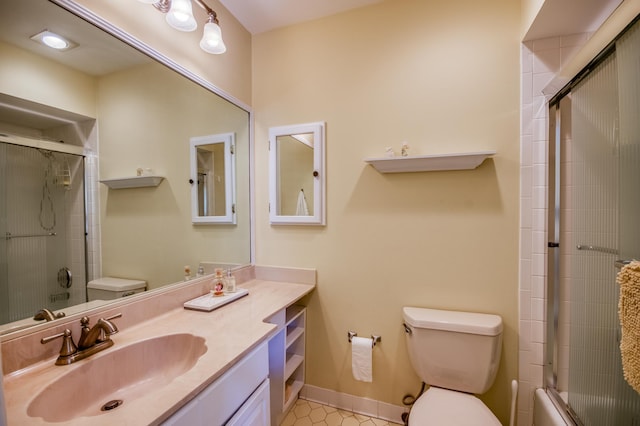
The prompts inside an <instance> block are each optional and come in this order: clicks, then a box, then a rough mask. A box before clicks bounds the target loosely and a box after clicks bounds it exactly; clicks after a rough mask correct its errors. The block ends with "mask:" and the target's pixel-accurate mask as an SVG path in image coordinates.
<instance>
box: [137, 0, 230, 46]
mask: <svg viewBox="0 0 640 426" xmlns="http://www.w3.org/2000/svg"><path fill="white" fill-rule="evenodd" d="M138 1H139V2H141V3H147V4H153V6H154V7H155V8H156V9H158V10H159V11H160V12H162V13H166V14H167V16H166V20H167V23H168V24H169V25H170V26H171V27H173V28H175V29H176V30H179V31H194V30H195V29H196V28H198V23H197V22H196V19H195V18H194V16H193V10H192V8H191V2H192V1H193V2H195V3H196V4H197V5H198V6H200V7H201V8H203V9H204V10H205V11H206V12H207V16H208V18H207V22H206V23H205V24H204V30H203V34H202V40H200V48H201V49H202V50H204V51H205V52H208V53H213V54H221V53H224V52H226V51H227V47H226V46H225V44H224V41H222V30H221V29H220V24H219V22H218V15H217V14H216V12H215V11H214V10H213V9H211V8H210V7H209V6H207V5H206V4H205V3H204V2H203V1H202V0H138Z"/></svg>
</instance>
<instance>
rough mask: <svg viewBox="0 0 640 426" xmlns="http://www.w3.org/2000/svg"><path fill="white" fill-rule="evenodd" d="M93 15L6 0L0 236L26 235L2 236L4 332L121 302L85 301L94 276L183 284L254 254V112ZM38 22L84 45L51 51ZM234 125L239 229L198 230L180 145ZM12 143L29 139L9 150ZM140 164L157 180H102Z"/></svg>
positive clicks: (0, 11)
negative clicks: (204, 268)
mask: <svg viewBox="0 0 640 426" xmlns="http://www.w3.org/2000/svg"><path fill="white" fill-rule="evenodd" d="M93 19H94V18H93V17H92V16H83V17H82V18H79V17H77V16H75V15H73V14H71V13H69V12H68V11H67V10H65V9H63V8H62V7H60V6H57V5H56V4H54V3H52V2H49V1H43V0H3V1H2V2H0V75H2V76H3V77H2V78H1V79H0V140H2V142H6V143H7V144H8V145H7V144H2V145H0V151H2V152H0V157H1V158H0V162H4V163H5V165H7V164H8V166H6V167H5V166H2V165H0V235H2V236H7V235H8V234H7V232H9V233H11V234H12V235H15V236H17V235H22V237H20V238H0V334H5V333H7V332H11V331H16V330H18V329H21V328H23V327H29V326H33V325H34V324H38V322H37V321H36V320H34V319H33V317H34V314H36V312H38V311H39V310H41V309H43V308H47V309H49V310H51V311H55V313H58V312H60V311H61V310H62V311H64V312H65V313H66V314H67V316H69V315H72V314H76V313H80V312H83V311H84V310H86V309H93V308H94V307H96V306H100V305H103V304H105V303H113V302H114V301H117V300H118V299H109V300H106V299H108V298H106V297H102V296H101V297H100V300H92V299H89V300H88V299H87V286H88V283H90V282H91V281H95V280H96V279H99V278H105V277H116V278H127V279H129V281H127V282H125V284H127V283H132V284H133V283H140V282H144V283H145V284H146V288H147V289H148V290H156V289H160V288H161V287H163V286H166V285H167V284H172V283H177V282H181V281H182V280H183V279H184V266H185V265H190V266H191V267H192V270H195V269H196V267H197V265H198V264H199V263H200V262H203V263H206V265H209V266H210V265H218V264H224V265H244V264H248V263H250V262H251V212H250V207H251V206H250V200H251V197H250V194H249V188H250V182H249V163H250V162H249V158H250V144H249V134H250V133H249V121H250V116H249V114H250V113H249V112H248V109H247V108H246V107H243V106H238V105H235V104H233V103H231V102H229V101H228V100H227V99H225V98H223V97H221V96H219V95H218V94H216V93H215V92H216V90H217V89H215V87H213V86H211V85H210V84H209V83H206V82H203V81H202V80H198V78H196V77H195V76H193V75H192V74H189V71H188V70H184V69H180V71H179V72H176V71H175V70H174V69H170V68H168V67H167V66H165V65H164V64H168V63H169V62H168V61H166V60H165V59H163V58H162V57H161V56H159V55H158V54H157V53H155V52H154V51H152V50H150V49H149V48H147V47H144V46H143V45H142V44H140V45H139V46H140V48H141V50H142V52H140V51H136V50H135V49H133V48H132V47H130V46H129V45H127V44H125V43H123V42H122V41H121V40H119V39H116V38H115V37H114V36H112V35H110V34H108V33H106V32H105V31H103V30H100V29H98V28H97V27H95V26H93V25H92V24H90V23H89V22H92V20H93ZM100 25H101V26H102V27H104V28H108V29H109V30H111V31H113V29H112V28H111V27H109V25H106V24H105V23H104V22H100ZM44 28H49V29H52V28H56V29H63V30H64V35H65V36H66V37H68V38H70V39H72V40H74V41H76V42H78V47H76V48H75V49H71V50H69V51H67V52H54V53H49V52H48V51H47V50H46V49H45V47H43V46H41V45H38V44H37V43H35V42H34V41H32V40H30V39H29V36H31V35H33V34H36V33H38V32H40V31H41V30H42V29H44ZM25 36H26V37H25ZM163 61H164V62H163ZM159 62H161V63H159ZM163 63H164V64H163ZM183 73H184V74H183ZM187 76H188V77H189V78H186V77H187ZM211 117H224V119H221V120H216V119H213V120H212V119H211ZM229 133H231V134H233V135H234V137H235V143H234V145H235V151H234V152H235V154H234V161H233V162H229V163H228V164H234V165H235V171H236V174H235V177H234V183H235V188H236V189H235V193H236V195H235V197H236V198H235V200H234V201H231V202H230V203H229V204H228V205H227V203H228V201H229V200H231V199H230V195H229V194H230V193H229V192H227V191H230V190H228V189H227V188H228V185H229V182H228V180H227V177H226V176H225V178H224V183H225V184H226V185H227V188H225V193H224V197H221V198H224V199H225V200H226V201H225V206H224V207H225V209H228V208H229V206H233V204H234V203H235V215H234V216H235V221H236V224H237V226H228V227H222V226H221V227H215V228H210V227H194V226H193V225H192V221H191V215H192V212H191V188H190V187H189V185H188V184H187V182H185V177H186V176H188V175H189V174H190V159H189V153H188V150H187V149H185V147H186V146H188V143H189V141H190V138H191V137H192V136H193V135H194V134H195V135H214V134H229ZM60 141H64V143H61V142H60ZM9 145H11V146H22V147H28V148H27V149H26V150H23V149H21V150H19V151H20V152H17V153H16V152H14V151H16V150H13V149H9ZM22 151H24V152H22ZM66 154H72V156H65V155H66ZM74 158H79V160H74ZM27 160H29V161H31V160H33V164H32V165H28V166H27V163H26V161H27ZM138 169H142V170H143V174H150V173H152V174H158V175H161V176H163V177H164V180H163V181H162V182H161V183H160V184H159V185H158V186H157V187H131V188H126V189H115V190H114V189H109V188H108V187H107V186H106V185H103V184H101V183H99V180H100V179H103V180H109V179H120V178H130V179H129V180H136V174H137V170H138ZM149 169H151V170H149ZM13 170H20V171H21V173H24V174H26V175H25V176H23V177H22V178H18V175H17V174H15V176H14V174H13ZM67 172H69V173H67ZM224 172H225V175H227V173H228V171H227V170H226V166H225V170H224ZM229 172H230V170H229ZM9 175H11V176H12V179H13V178H14V177H15V178H16V179H17V180H12V181H11V182H13V183H10V182H9V179H8V176H9ZM5 177H7V178H6V179H5ZM220 180H221V181H222V180H223V179H222V177H221V178H220ZM26 183H29V185H31V186H32V187H33V188H32V189H33V194H32V195H29V196H28V197H26V198H25V199H24V201H25V202H26V205H25V207H24V208H20V210H15V209H12V206H18V205H19V204H18V203H14V202H13V201H10V200H8V199H7V198H5V197H6V196H7V195H11V196H13V195H16V196H26V194H27V192H26V187H25V184H26ZM83 185H84V189H82V187H83ZM212 196H215V197H216V199H218V198H219V196H218V194H217V191H214V193H213V194H212ZM85 197H86V200H85ZM41 204H42V208H41V207H40V205H41ZM216 204H217V202H216ZM78 212H79V213H78ZM6 214H8V215H9V216H10V220H7V219H6V218H5V216H3V215H6ZM69 214H71V215H72V216H73V217H74V218H75V219H77V218H79V219H80V224H77V225H72V224H71V222H70V219H68V217H69V218H70V217H72V216H70V215H69ZM216 214H217V213H216ZM85 230H86V234H85ZM30 235H34V236H30ZM214 242H215V243H214ZM54 243H55V244H54ZM56 247H59V248H56ZM32 248H33V250H32ZM85 254H86V258H85V257H84V256H85ZM47 256H48V257H47ZM36 265H37V266H38V268H35V266H36ZM69 278H72V279H69ZM138 287H139V285H138ZM131 292H132V291H130V290H129V289H127V290H125V291H121V292H117V291H116V292H113V296H114V297H117V296H119V295H122V294H130V293H131ZM128 297H138V296H128ZM43 321H44V320H43ZM7 322H8V323H7ZM4 323H7V324H4ZM2 324H4V325H2Z"/></svg>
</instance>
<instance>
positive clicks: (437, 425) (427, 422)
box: [409, 386, 502, 426]
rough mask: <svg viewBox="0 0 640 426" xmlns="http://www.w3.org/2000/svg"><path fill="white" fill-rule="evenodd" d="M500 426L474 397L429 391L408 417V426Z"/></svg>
mask: <svg viewBox="0 0 640 426" xmlns="http://www.w3.org/2000/svg"><path fill="white" fill-rule="evenodd" d="M442 425H447V426H501V425H502V424H501V423H500V421H499V420H498V418H497V417H496V416H495V415H494V414H493V413H492V412H491V410H489V408H488V407H487V406H486V405H484V403H483V402H482V401H480V399H478V398H477V397H475V396H473V395H471V394H468V393H462V392H456V391H452V390H447V389H441V388H437V387H433V386H432V387H430V388H429V390H428V391H426V392H425V393H424V394H422V396H420V398H418V399H417V400H416V402H415V403H414V404H413V407H412V408H411V412H410V413H409V426H442Z"/></svg>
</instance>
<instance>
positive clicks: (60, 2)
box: [0, 0, 255, 343]
mask: <svg viewBox="0 0 640 426" xmlns="http://www.w3.org/2000/svg"><path fill="white" fill-rule="evenodd" d="M48 1H50V2H51V3H53V4H56V5H57V6H59V7H61V8H63V9H64V10H66V11H67V12H69V13H72V14H74V15H76V16H78V17H80V18H81V19H84V20H85V21H87V22H88V23H90V24H91V25H93V26H95V27H97V28H99V29H100V30H103V31H105V32H106V33H108V34H110V35H111V36H113V37H115V38H117V39H119V40H120V41H122V42H124V43H126V44H128V45H129V46H131V47H133V48H134V49H136V50H138V51H139V52H141V53H143V54H145V55H147V56H149V57H150V58H152V59H154V60H155V61H157V62H158V63H160V64H162V65H164V66H166V67H168V68H169V69H171V70H173V71H175V72H177V73H178V74H180V75H182V76H183V77H185V78H187V79H189V80H190V81H192V82H194V83H196V84H198V85H199V86H201V87H203V88H205V89H207V90H209V91H210V92H212V93H213V94H215V95H218V96H220V97H221V98H223V99H225V100H227V101H229V102H230V103H232V104H234V105H235V106H237V107H238V108H240V109H242V110H244V111H246V112H247V114H248V123H247V125H248V128H249V191H250V194H249V209H250V213H249V218H250V220H249V244H250V250H249V263H248V264H245V265H241V266H238V267H236V268H234V270H237V271H239V270H243V269H244V268H247V267H250V266H251V265H253V264H255V215H254V213H253V210H254V206H255V195H254V191H253V190H254V188H255V175H254V172H253V170H254V164H255V154H254V133H255V132H254V112H253V109H252V108H251V107H249V106H248V105H247V104H245V103H244V102H242V101H241V100H239V99H237V98H236V97H234V96H232V95H231V94H229V93H227V92H225V91H224V90H222V89H220V88H219V87H217V86H215V85H214V84H212V83H211V82H209V81H208V80H206V79H204V78H202V77H200V76H199V75H198V74H195V73H194V72H192V71H190V70H189V69H187V68H185V67H184V66H182V65H180V64H179V63H177V62H175V61H174V60H172V59H170V58H169V57H167V56H165V55H163V54H162V53H160V52H158V51H157V50H155V49H154V48H152V47H151V46H149V45H147V44H145V43H144V42H142V41H140V40H138V39H136V38H135V37H133V36H132V35H130V34H129V33H127V32H125V31H123V30H121V29H120V28H118V27H116V26H115V25H113V24H111V23H110V22H109V21H107V20H105V19H104V18H102V17H101V16H99V15H97V14H95V13H94V12H92V11H90V10H88V9H86V8H85V7H83V6H81V5H79V4H77V3H75V2H74V1H73V0H48ZM189 284H190V283H189V282H183V281H178V282H175V283H168V284H167V285H164V286H162V287H159V288H156V289H153V290H150V291H146V292H142V293H139V294H136V295H133V296H129V297H127V298H121V299H115V300H110V301H107V302H106V303H104V304H101V305H99V306H89V304H88V303H87V304H85V305H86V306H83V307H81V308H80V310H79V311H78V312H74V313H72V314H71V315H69V316H68V317H66V318H74V317H78V318H79V317H80V316H83V315H92V314H93V313H94V312H99V311H102V310H104V309H105V308H106V307H108V308H109V309H111V308H117V307H118V306H122V305H126V304H129V303H131V302H133V301H136V300H144V299H147V298H150V297H153V296H155V295H158V294H163V293H167V292H170V291H173V290H174V289H175V288H181V287H184V286H187V285H189ZM55 324H56V322H55V321H53V322H39V323H37V324H33V325H31V324H30V325H28V326H22V325H18V326H16V327H10V326H8V327H7V329H6V330H1V331H0V343H1V342H4V341H6V340H9V339H12V338H15V337H16V336H22V335H25V334H28V333H33V332H36V331H39V330H44V329H48V328H50V327H53V326H55ZM9 325H10V324H9Z"/></svg>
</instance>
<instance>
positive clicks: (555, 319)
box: [543, 15, 640, 426]
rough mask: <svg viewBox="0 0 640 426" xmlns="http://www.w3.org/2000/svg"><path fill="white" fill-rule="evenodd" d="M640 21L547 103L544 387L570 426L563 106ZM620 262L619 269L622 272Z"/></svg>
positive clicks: (576, 419) (574, 417)
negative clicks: (564, 331) (564, 379)
mask: <svg viewBox="0 0 640 426" xmlns="http://www.w3.org/2000/svg"><path fill="white" fill-rule="evenodd" d="M639 21H640V15H638V16H636V17H635V18H634V19H633V20H632V21H631V22H630V23H629V24H628V25H627V26H625V28H624V29H623V30H622V31H620V33H619V34H618V35H617V36H616V37H615V38H614V39H613V40H612V41H611V42H610V43H609V44H608V45H607V46H606V47H605V48H604V49H603V50H602V51H601V52H600V53H599V54H598V55H596V57H595V58H593V59H592V60H591V61H590V62H589V63H588V64H587V65H586V66H585V67H584V68H583V69H582V70H581V71H580V72H579V73H578V74H577V75H576V76H575V77H574V78H573V79H572V80H571V81H570V82H569V83H568V84H567V85H566V86H564V87H563V88H562V89H561V90H560V91H559V92H558V93H557V94H556V95H555V96H553V97H552V98H551V99H550V100H549V101H548V103H547V106H548V120H549V128H548V147H547V148H548V149H547V177H548V181H547V234H546V237H547V252H546V263H547V265H546V335H547V340H546V341H547V345H546V352H545V363H544V368H543V374H544V378H543V379H544V385H545V390H546V392H547V394H548V395H549V397H550V399H551V401H552V402H553V404H554V405H556V407H557V408H558V411H559V413H560V414H561V416H562V417H563V418H564V420H565V421H566V422H567V424H574V425H577V426H582V425H583V423H582V421H581V420H580V419H579V417H578V415H577V414H576V413H575V412H574V411H573V410H572V409H571V407H570V406H569V405H568V402H566V401H565V400H564V398H562V396H561V395H560V392H559V391H558V388H557V385H558V364H559V357H560V348H559V344H558V339H557V336H558V329H559V326H560V324H559V312H560V303H561V301H560V285H559V284H560V257H561V250H560V239H561V238H560V233H561V228H560V212H561V201H560V187H561V170H560V164H561V162H562V158H561V147H562V144H563V143H564V142H565V141H563V140H562V135H563V127H562V126H563V122H562V117H561V107H560V103H561V102H562V100H563V99H564V98H565V97H567V98H569V99H570V96H571V91H572V89H573V88H575V87H576V86H577V85H578V84H579V83H580V82H581V81H582V80H583V79H584V78H585V77H586V76H587V75H589V74H590V73H591V71H593V70H594V69H596V68H597V67H598V65H600V64H601V63H602V62H604V61H605V60H606V59H607V58H608V57H609V56H610V55H611V54H613V53H614V52H615V50H616V42H617V41H618V40H619V39H620V38H621V37H622V36H623V35H624V34H625V33H626V32H627V30H629V29H630V28H631V27H633V26H634V25H635V24H637V23H638V22H639ZM619 262H621V261H617V262H616V266H617V267H618V268H619V267H620V266H619Z"/></svg>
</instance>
